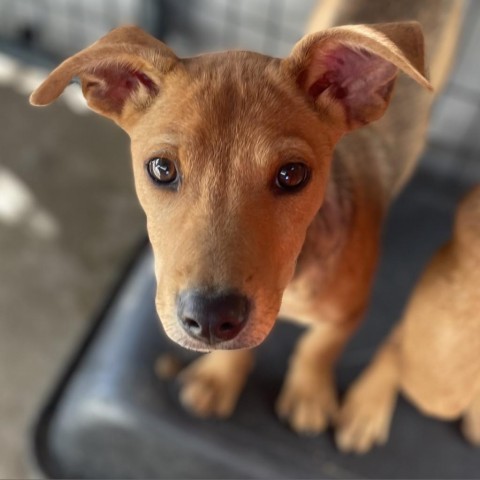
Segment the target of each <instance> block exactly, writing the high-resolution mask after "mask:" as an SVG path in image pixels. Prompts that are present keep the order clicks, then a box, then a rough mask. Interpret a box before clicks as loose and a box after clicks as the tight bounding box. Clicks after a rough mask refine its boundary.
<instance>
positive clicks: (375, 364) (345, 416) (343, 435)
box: [335, 326, 401, 454]
mask: <svg viewBox="0 0 480 480" xmlns="http://www.w3.org/2000/svg"><path fill="white" fill-rule="evenodd" d="M400 332H401V330H400V327H399V326H398V327H396V328H395V329H394V330H393V332H392V333H391V334H390V336H389V338H388V339H387V340H386V341H385V343H384V344H383V345H382V346H381V347H380V349H379V351H378V352H377V353H376V355H375V357H374V359H373V361H372V363H371V364H370V365H369V366H368V368H367V369H366V370H365V371H364V372H363V373H362V374H361V375H360V377H359V378H358V380H357V381H356V382H355V383H354V384H353V386H352V387H350V389H349V390H348V392H347V395H346V398H345V401H344V404H343V406H342V408H341V410H340V414H339V416H338V419H337V423H338V424H337V432H336V436H335V437H336V442H337V445H338V447H339V448H340V450H342V451H344V452H354V453H358V454H360V453H365V452H367V451H368V450H370V449H371V448H372V447H373V446H374V445H383V444H384V443H385V442H386V441H387V439H388V434H389V430H390V422H391V419H392V416H393V411H394V408H395V402H396V398H397V394H398V391H399V388H400V369H399V368H400V365H399V363H400V360H399V342H400V335H401V333H400Z"/></svg>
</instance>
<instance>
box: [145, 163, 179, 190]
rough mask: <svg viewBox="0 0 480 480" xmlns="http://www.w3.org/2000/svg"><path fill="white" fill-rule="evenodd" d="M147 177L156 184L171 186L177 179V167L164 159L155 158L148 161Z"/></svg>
mask: <svg viewBox="0 0 480 480" xmlns="http://www.w3.org/2000/svg"><path fill="white" fill-rule="evenodd" d="M147 170H148V173H149V175H150V176H151V177H152V178H153V180H155V181H156V182H157V183H162V184H165V185H166V184H171V183H174V182H175V181H176V180H177V178H178V172H177V167H176V166H175V162H173V161H172V160H170V159H168V158H164V157H155V158H152V159H151V160H149V162H148V164H147Z"/></svg>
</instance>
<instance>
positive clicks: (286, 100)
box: [31, 0, 459, 434]
mask: <svg viewBox="0 0 480 480" xmlns="http://www.w3.org/2000/svg"><path fill="white" fill-rule="evenodd" d="M458 10H459V8H458V4H456V3H455V2H452V1H447V0H441V1H437V0H421V1H418V0H402V1H401V2H398V1H386V0H359V1H356V2H351V1H346V2H338V1H336V0H335V1H325V2H322V5H321V8H320V10H318V11H317V12H316V14H315V18H316V19H317V20H316V23H315V24H314V25H312V26H311V28H310V31H317V30H321V29H322V28H324V27H327V26H330V25H331V24H333V23H335V24H344V23H349V22H351V23H359V22H362V21H363V19H364V18H367V17H370V18H371V17H372V13H373V16H374V17H376V18H378V19H380V18H381V19H382V21H387V22H388V21H397V20H418V21H419V22H420V23H421V24H422V25H423V27H424V28H425V31H426V34H427V35H426V38H427V45H428V46H429V50H431V51H432V52H433V53H432V58H431V70H432V77H433V80H434V86H439V85H440V84H441V83H442V82H443V79H444V77H445V75H446V72H447V70H448V65H449V64H450V61H451V58H452V55H453V48H452V44H454V43H455V42H454V41H453V42H452V39H453V40H455V38H456V30H457V28H458V23H459V20H458V19H459V14H458ZM376 18H373V19H372V20H373V21H375V20H376ZM322 19H324V20H325V21H328V23H329V25H326V24H325V23H322V21H321V20H322ZM433 46H435V48H433ZM399 71H403V72H405V73H406V74H407V75H408V76H409V77H411V79H413V81H412V80H411V79H409V78H407V77H406V76H405V77H402V78H400V79H399V81H398V82H397V87H396V88H397V91H396V95H395V96H394V97H392V92H393V88H394V84H395V82H396V79H397V75H398V73H399ZM72 77H78V78H79V79H80V81H81V84H82V89H83V93H84V95H85V97H86V99H87V101H88V104H89V106H90V107H91V108H92V109H93V110H95V111H96V112H98V113H100V114H101V115H104V116H106V117H109V118H111V119H112V120H114V121H115V122H116V123H117V124H118V125H119V126H120V127H121V128H123V129H124V130H125V131H126V132H127V133H128V134H129V136H130V138H131V150H132V157H133V170H134V177H135V185H136V190H137V193H138V197H139V200H140V203H141V205H142V207H143V208H144V210H145V213H146V217H147V227H148V232H149V237H150V240H151V243H152V247H153V251H154V256H155V273H156V278H157V282H158V288H157V295H156V306H157V310H158V313H159V316H160V318H161V321H162V324H163V326H164V328H165V331H166V332H167V334H168V335H169V336H170V337H171V338H172V339H173V340H174V341H175V342H177V343H179V344H180V345H183V346H184V347H187V348H190V349H195V350H199V351H213V352H212V353H211V354H210V355H206V356H203V357H201V358H200V359H199V360H198V361H196V362H195V363H194V364H193V365H191V366H190V367H189V368H188V369H187V370H186V371H185V372H184V373H183V375H182V380H183V387H182V390H181V400H182V402H183V403H184V405H185V406H186V407H187V408H188V409H190V410H191V411H193V412H194V413H196V414H198V415H203V416H208V415H212V416H226V415H228V414H230V413H231V412H232V410H233V408H234V406H235V404H236V401H237V399H238V396H239V394H240V391H241V389H242V386H243V384H244V383H245V381H246V378H247V376H248V373H249V371H250V369H251V366H252V361H253V360H252V358H253V357H252V351H251V350H249V349H250V348H251V347H255V346H256V345H258V344H259V343H261V342H262V341H263V340H264V339H265V337H266V336H267V335H268V333H269V332H270V330H271V329H272V327H273V325H274V323H275V321H276V318H277V315H278V314H279V311H280V314H281V315H283V316H287V317H290V318H293V319H295V320H297V321H299V322H302V323H304V324H307V325H309V326H310V327H311V328H310V329H309V330H308V331H307V333H306V334H305V336H304V337H303V338H302V339H301V340H300V342H299V344H298V347H297V348H296V351H295V353H294V355H293V357H292V360H291V364H290V369H289V372H288V375H287V378H286V381H285V384H284V387H283V390H282V393H281V395H280V398H279V401H278V405H277V410H278V412H279V414H280V415H281V416H282V417H284V418H286V420H287V421H288V422H289V423H290V424H291V426H292V427H293V428H294V429H295V430H297V431H298V432H303V433H308V434H315V433H318V432H320V431H322V430H323V429H324V428H325V427H326V425H327V424H328V422H329V420H330V419H331V418H332V417H333V415H334V414H335V412H336V405H337V403H336V392H335V387H334V381H333V376H332V368H333V365H334V362H335V360H336V358H337V357H338V355H339V354H340V352H341V350H342V348H343V346H344V344H345V343H346V341H347V340H348V338H349V337H350V336H351V334H352V332H353V331H354V330H355V328H356V326H357V324H358V322H359V320H360V319H361V317H362V315H363V312H364V310H365V307H366V305H367V303H368V299H369V295H370V289H371V284H372V277H373V274H374V271H375V266H376V263H377V257H378V255H379V243H380V231H381V228H382V222H383V219H384V216H385V213H386V211H387V208H388V206H389V203H390V201H391V200H392V198H393V196H394V195H395V193H396V192H397V191H398V190H399V189H400V188H401V186H402V185H403V184H404V182H405V181H406V180H407V178H408V177H409V175H410V173H411V171H412V169H413V167H414V165H415V162H416V159H417V157H418V155H419V154H420V152H421V150H422V148H423V145H424V139H425V130H426V126H427V120H428V115H429V110H430V106H431V103H432V95H431V94H430V93H429V92H427V91H423V90H422V89H421V88H419V87H418V85H416V84H415V82H417V83H419V84H420V85H421V86H423V87H426V89H429V88H431V87H430V84H429V82H428V81H427V80H426V78H425V75H424V40H423V36H422V32H421V27H420V24H419V23H416V22H401V23H384V24H377V25H370V26H367V25H355V26H341V27H336V28H329V29H326V30H324V31H319V32H317V33H312V34H309V35H307V36H305V37H304V38H303V39H301V40H300V41H299V42H298V43H297V44H296V45H295V47H294V48H293V50H292V53H291V54H290V55H289V56H288V57H287V58H285V59H278V58H272V57H268V56H264V55H260V54H257V53H252V52H243V51H232V52H224V53H215V54H207V55H202V56H199V57H195V58H185V59H180V58H177V56H176V55H175V54H174V53H173V52H172V51H171V50H170V49H169V48H168V47H167V46H166V45H164V44H163V43H161V42H160V41H158V40H156V39H154V38H153V37H151V36H149V35H147V34H146V33H144V32H142V31H141V30H139V29H138V28H134V27H123V28H118V29H116V30H114V31H112V32H111V33H109V34H108V35H106V36H105V37H103V38H102V39H100V40H99V41H98V42H96V43H95V44H93V45H92V46H90V47H89V48H87V49H85V50H83V51H81V52H80V53H78V54H77V55H74V56H73V57H71V58H69V59H68V60H66V61H65V62H64V63H62V64H61V65H60V66H59V67H58V68H57V69H56V70H54V71H53V72H52V73H51V74H50V76H49V77H48V78H47V79H46V80H45V82H44V83H43V84H42V85H40V86H39V87H38V88H37V89H36V90H35V92H34V93H33V94H32V96H31V102H32V103H33V104H34V105H46V104H49V103H51V102H52V101H54V100H55V99H56V98H57V97H58V96H59V95H60V94H61V93H62V91H63V90H64V89H65V87H66V86H67V85H68V84H69V82H70V81H71V79H72ZM389 103H390V104H391V106H390V109H389V113H388V114H387V115H386V116H385V117H384V119H382V120H381V121H380V122H377V123H375V124H372V125H371V126H366V125H367V124H370V123H371V122H373V121H375V120H378V119H379V118H380V117H382V116H383V114H384V113H385V111H386V109H387V106H388V105H389ZM360 127H363V128H360ZM357 129H359V130H357ZM353 130H355V132H354V133H352V134H349V133H350V132H352V131H353ZM346 134H349V135H347V136H346V137H345V138H344V139H342V141H341V142H340V143H339V144H338V146H337V148H336V149H335V151H334V148H335V145H336V144H337V142H339V140H340V139H341V138H342V137H343V136H345V135H346ZM332 159H333V162H332Z"/></svg>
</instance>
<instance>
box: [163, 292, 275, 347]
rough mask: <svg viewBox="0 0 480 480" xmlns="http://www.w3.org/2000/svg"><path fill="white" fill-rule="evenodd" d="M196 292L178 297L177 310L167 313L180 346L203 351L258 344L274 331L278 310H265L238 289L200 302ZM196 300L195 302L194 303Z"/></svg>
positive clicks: (168, 330) (165, 320)
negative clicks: (170, 313) (247, 298)
mask: <svg viewBox="0 0 480 480" xmlns="http://www.w3.org/2000/svg"><path fill="white" fill-rule="evenodd" d="M195 297H196V293H193V295H191V294H189V295H187V296H184V297H182V299H183V300H179V301H177V306H178V308H177V312H176V314H174V315H171V316H168V315H167V316H163V315H162V314H161V313H160V311H159V314H160V318H161V320H162V325H163V327H164V329H165V332H166V334H167V335H168V337H169V338H170V339H171V340H173V341H174V342H175V343H177V344H179V345H180V346H182V347H184V348H187V349H189V350H195V351H199V352H210V351H212V350H237V349H245V348H254V347H256V346H258V345H259V344H260V343H262V342H263V341H264V340H265V338H266V337H267V336H268V334H269V333H270V331H271V329H272V327H273V325H274V323H275V319H276V311H271V312H262V311H261V309H257V308H256V306H255V302H253V301H250V300H245V298H242V297H239V296H238V294H236V293H231V292H230V293H228V294H226V295H221V296H217V295H215V296H209V297H208V299H207V300H205V301H201V302H200V303H199V304H197V303H196V299H195ZM192 302H193V303H192Z"/></svg>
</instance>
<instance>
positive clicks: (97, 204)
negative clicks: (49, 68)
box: [0, 88, 144, 478]
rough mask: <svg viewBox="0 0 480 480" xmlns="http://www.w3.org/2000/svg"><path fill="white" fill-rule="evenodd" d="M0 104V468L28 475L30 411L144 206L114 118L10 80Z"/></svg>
mask: <svg viewBox="0 0 480 480" xmlns="http://www.w3.org/2000/svg"><path fill="white" fill-rule="evenodd" d="M0 105H2V108H1V110H0V125H1V126H2V128H0V145H1V150H0V422H1V423H0V425H1V427H0V478H26V477H29V476H31V475H32V471H31V469H30V468H29V465H28V460H27V458H28V457H27V443H28V438H29V437H28V432H29V428H30V426H31V422H32V419H33V416H34V415H35V413H36V411H37V409H38V407H39V405H40V404H41V402H42V401H43V399H44V397H45V395H46V393H47V392H48V390H49V389H50V388H51V386H52V385H53V383H54V382H55V380H56V378H57V376H58V374H59V372H60V371H61V370H62V368H63V367H64V365H65V361H66V360H67V358H68V357H69V355H71V353H72V351H73V350H74V347H75V346H76V345H77V343H78V341H79V338H80V337H81V336H82V334H83V333H84V332H85V330H86V328H87V327H88V325H89V322H90V320H91V318H92V315H93V314H94V312H95V311H96V309H97V308H98V307H99V306H100V305H101V304H102V301H103V299H104V297H105V296H106V295H107V294H108V292H109V289H110V287H111V285H112V284H113V283H114V281H115V279H116V277H117V275H118V273H119V272H120V271H121V268H122V266H123V265H124V264H125V262H126V261H127V260H128V258H129V257H130V255H131V254H132V252H133V251H134V250H135V247H136V245H137V244H138V243H139V242H140V241H141V239H142V238H143V236H144V217H143V213H142V212H141V210H140V208H139V206H138V204H137V200H136V198H135V195H134V191H133V183H132V177H131V168H130V161H129V154H128V140H127V138H126V135H124V134H123V133H122V132H121V131H120V130H119V129H118V128H117V127H115V126H114V125H113V124H110V123H109V122H108V121H107V120H104V119H102V118H99V117H97V116H94V115H92V114H87V115H76V114H74V113H72V112H71V111H70V110H69V109H68V108H67V107H66V106H65V105H64V104H62V103H59V104H57V105H53V106H51V107H49V108H46V109H34V108H32V107H30V106H29V105H28V101H27V98H26V97H25V96H23V95H20V94H17V93H15V92H14V91H13V90H10V89H8V88H0ZM15 205H16V206H15ZM9 208H10V210H9Z"/></svg>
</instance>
